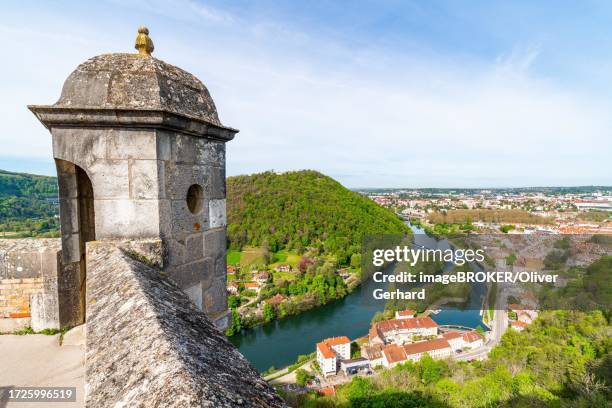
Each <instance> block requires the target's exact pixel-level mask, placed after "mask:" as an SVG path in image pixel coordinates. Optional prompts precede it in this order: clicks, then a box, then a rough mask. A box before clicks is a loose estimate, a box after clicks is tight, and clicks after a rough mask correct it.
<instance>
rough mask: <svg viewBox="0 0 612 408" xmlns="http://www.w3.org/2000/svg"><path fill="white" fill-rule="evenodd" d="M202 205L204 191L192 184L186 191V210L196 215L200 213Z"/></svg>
mask: <svg viewBox="0 0 612 408" xmlns="http://www.w3.org/2000/svg"><path fill="white" fill-rule="evenodd" d="M203 205H204V190H202V187H201V186H200V185H198V184H193V185H191V187H189V190H187V208H189V211H191V213H192V214H198V213H199V212H200V211H202V206H203Z"/></svg>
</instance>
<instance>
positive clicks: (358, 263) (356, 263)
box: [351, 254, 361, 269]
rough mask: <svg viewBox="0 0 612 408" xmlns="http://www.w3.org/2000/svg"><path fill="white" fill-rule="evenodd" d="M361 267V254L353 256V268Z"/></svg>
mask: <svg viewBox="0 0 612 408" xmlns="http://www.w3.org/2000/svg"><path fill="white" fill-rule="evenodd" d="M360 267H361V254H353V255H351V268H354V269H358V268H360Z"/></svg>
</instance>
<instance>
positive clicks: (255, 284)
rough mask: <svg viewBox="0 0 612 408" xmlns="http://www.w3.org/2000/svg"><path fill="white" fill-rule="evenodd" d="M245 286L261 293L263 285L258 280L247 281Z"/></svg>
mask: <svg viewBox="0 0 612 408" xmlns="http://www.w3.org/2000/svg"><path fill="white" fill-rule="evenodd" d="M244 288H245V289H246V290H252V291H255V292H257V293H259V291H260V290H261V285H260V284H259V283H258V282H245V283H244Z"/></svg>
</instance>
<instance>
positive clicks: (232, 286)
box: [227, 282, 238, 295]
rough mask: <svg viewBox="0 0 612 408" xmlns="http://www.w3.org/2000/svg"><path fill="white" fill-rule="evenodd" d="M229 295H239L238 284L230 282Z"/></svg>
mask: <svg viewBox="0 0 612 408" xmlns="http://www.w3.org/2000/svg"><path fill="white" fill-rule="evenodd" d="M227 293H229V294H232V295H235V294H237V293H238V283H237V282H230V283H228V284H227Z"/></svg>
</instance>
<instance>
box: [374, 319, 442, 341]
mask: <svg viewBox="0 0 612 408" xmlns="http://www.w3.org/2000/svg"><path fill="white" fill-rule="evenodd" d="M437 334H438V324H437V323H436V322H434V321H433V320H432V319H431V318H430V317H429V316H427V317H414V318H402V319H392V320H384V321H382V322H378V323H374V324H373V325H372V327H371V328H370V333H369V340H370V344H376V343H378V344H388V343H396V344H403V343H407V342H412V341H413V340H414V338H415V337H416V336H418V337H429V336H436V335H437Z"/></svg>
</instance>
